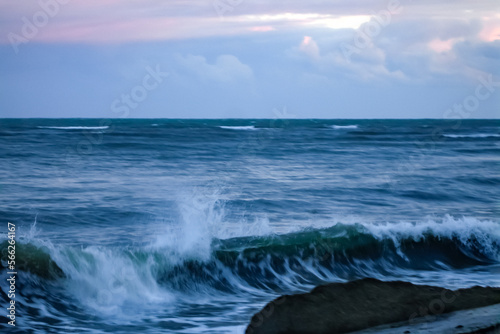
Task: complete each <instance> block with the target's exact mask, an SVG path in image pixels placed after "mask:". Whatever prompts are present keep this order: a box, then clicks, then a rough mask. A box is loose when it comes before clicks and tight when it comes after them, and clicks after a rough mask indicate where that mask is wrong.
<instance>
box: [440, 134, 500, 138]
mask: <svg viewBox="0 0 500 334" xmlns="http://www.w3.org/2000/svg"><path fill="white" fill-rule="evenodd" d="M443 136H445V137H448V138H490V137H500V134H498V133H473V134H468V135H454V134H444V135H443Z"/></svg>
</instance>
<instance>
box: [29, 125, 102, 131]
mask: <svg viewBox="0 0 500 334" xmlns="http://www.w3.org/2000/svg"><path fill="white" fill-rule="evenodd" d="M38 128H39V129H57V130H105V129H108V128H109V126H107V125H106V126H38Z"/></svg>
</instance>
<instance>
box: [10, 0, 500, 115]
mask: <svg viewBox="0 0 500 334" xmlns="http://www.w3.org/2000/svg"><path fill="white" fill-rule="evenodd" d="M0 60H1V61H0V117H91V118H114V117H120V118H275V117H281V118H464V119H466V118H500V1H498V0H478V1H473V0H455V1H450V0H432V1H431V0H418V1H416V0H413V1H412V0H389V1H386V0H384V1H379V0H344V1H339V0H308V1H304V0H300V1H299V0H287V1H276V0H128V1H124V0H122V1H118V0H99V1H97V0H38V1H33V0H26V1H18V0H0Z"/></svg>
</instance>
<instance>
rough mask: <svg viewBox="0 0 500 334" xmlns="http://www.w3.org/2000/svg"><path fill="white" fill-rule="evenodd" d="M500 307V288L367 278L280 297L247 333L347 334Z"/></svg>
mask: <svg viewBox="0 0 500 334" xmlns="http://www.w3.org/2000/svg"><path fill="white" fill-rule="evenodd" d="M497 303H500V288H490V287H473V288H469V289H460V290H456V291H452V290H448V289H444V288H439V287H434V286H427V285H415V284H412V283H408V282H401V281H394V282H383V281H379V280H376V279H372V278H366V279H362V280H357V281H353V282H348V283H332V284H327V285H322V286H318V287H316V288H315V289H313V290H312V291H311V292H309V293H304V294H297V295H285V296H281V297H279V298H277V299H275V300H273V301H272V302H270V303H268V304H267V305H266V306H265V307H264V308H263V309H262V310H261V311H259V312H258V313H256V314H255V315H254V316H253V317H252V320H251V322H250V325H249V326H248V328H247V330H246V334H268V333H269V334H271V333H272V334H278V333H287V334H293V333H301V334H306V333H311V334H312V333H314V334H322V333H328V334H331V333H347V332H351V331H356V330H361V329H365V328H370V327H374V326H378V325H382V324H388V323H393V322H401V321H408V323H412V322H414V321H421V320H422V318H424V319H425V318H427V320H428V321H432V318H433V317H434V318H435V316H436V315H439V314H443V313H448V312H452V311H458V310H463V309H470V308H477V307H482V306H487V305H492V304H497Z"/></svg>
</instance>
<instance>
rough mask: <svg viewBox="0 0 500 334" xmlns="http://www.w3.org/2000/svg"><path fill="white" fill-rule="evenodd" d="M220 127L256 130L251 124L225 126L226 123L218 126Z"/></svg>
mask: <svg viewBox="0 0 500 334" xmlns="http://www.w3.org/2000/svg"><path fill="white" fill-rule="evenodd" d="M219 128H221V129H228V130H246V131H248V130H257V129H256V128H255V126H253V125H245V126H226V125H221V126H219Z"/></svg>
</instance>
